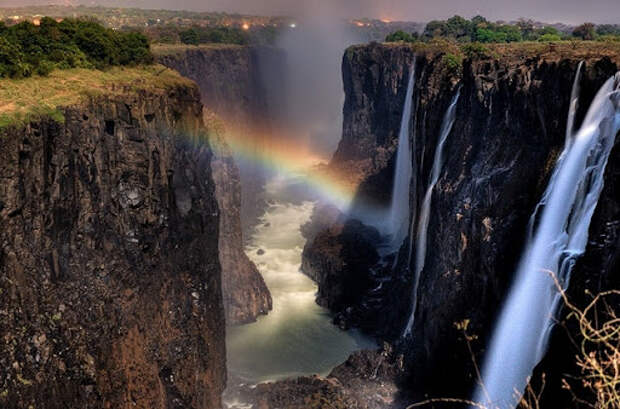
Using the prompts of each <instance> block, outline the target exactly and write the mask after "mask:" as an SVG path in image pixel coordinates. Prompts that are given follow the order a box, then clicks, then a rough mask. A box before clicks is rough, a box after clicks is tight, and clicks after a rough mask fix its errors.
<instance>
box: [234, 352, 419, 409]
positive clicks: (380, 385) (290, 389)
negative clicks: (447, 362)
mask: <svg viewBox="0 0 620 409" xmlns="http://www.w3.org/2000/svg"><path fill="white" fill-rule="evenodd" d="M402 371H403V357H402V355H398V354H397V353H396V352H395V351H394V349H393V348H392V346H390V345H388V344H386V345H384V347H383V348H382V349H380V350H376V351H359V352H356V353H354V354H352V355H351V356H350V357H349V359H347V361H346V362H344V363H343V364H341V365H339V366H337V367H336V368H334V370H333V371H332V372H331V373H330V374H329V375H328V376H326V377H322V376H318V375H314V376H306V377H300V378H296V379H289V380H283V381H278V382H267V383H261V384H259V385H257V386H256V387H255V388H254V387H252V388H250V387H245V388H242V389H241V390H240V391H239V392H238V394H239V396H238V399H239V400H240V401H243V402H247V403H250V404H252V405H253V407H254V408H257V409H271V408H287V409H322V408H326V407H329V408H334V409H404V408H405V407H406V406H407V405H406V402H407V399H406V396H405V395H403V394H401V393H400V391H399V388H398V386H397V383H396V381H397V379H398V378H399V376H400V375H401V374H402Z"/></svg>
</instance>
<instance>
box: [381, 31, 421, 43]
mask: <svg viewBox="0 0 620 409" xmlns="http://www.w3.org/2000/svg"><path fill="white" fill-rule="evenodd" d="M416 38H417V33H416V37H414V36H412V35H411V34H409V33H406V32H404V31H402V30H398V31H395V32H393V33H392V34H389V35H388V36H387V37H385V41H386V42H387V43H396V42H405V43H412V42H414V41H415V40H416Z"/></svg>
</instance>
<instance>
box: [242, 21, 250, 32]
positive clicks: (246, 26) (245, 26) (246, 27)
mask: <svg viewBox="0 0 620 409" xmlns="http://www.w3.org/2000/svg"><path fill="white" fill-rule="evenodd" d="M241 28H243V29H244V30H246V31H247V30H249V29H250V25H249V24H248V23H243V25H242V26H241Z"/></svg>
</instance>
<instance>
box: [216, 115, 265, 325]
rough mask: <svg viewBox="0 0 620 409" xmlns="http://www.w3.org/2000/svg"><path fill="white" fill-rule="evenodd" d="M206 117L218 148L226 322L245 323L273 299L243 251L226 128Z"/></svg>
mask: <svg viewBox="0 0 620 409" xmlns="http://www.w3.org/2000/svg"><path fill="white" fill-rule="evenodd" d="M205 117H206V122H207V124H210V125H209V133H210V139H211V140H212V141H213V144H214V145H215V146H216V147H217V148H216V149H215V150H214V154H215V156H214V160H213V161H212V162H211V169H212V170H213V181H214V182H215V196H216V197H217V203H218V206H219V208H220V233H219V238H220V240H219V259H220V264H221V266H222V295H223V297H224V310H225V312H226V322H227V323H228V324H245V323H249V322H253V321H256V317H258V316H259V315H263V314H267V313H268V312H269V311H270V310H271V308H272V299H271V294H270V293H269V289H268V288H267V285H266V284H265V281H264V280H263V277H262V276H261V274H260V273H259V271H258V269H257V268H256V266H255V265H254V263H253V262H252V261H251V260H250V259H249V258H248V256H247V254H245V251H244V250H243V238H242V237H243V234H242V231H241V214H240V211H241V181H240V179H239V169H237V166H236V165H235V161H234V159H233V157H232V154H231V152H230V150H229V148H228V145H227V144H226V136H225V127H226V126H225V124H223V123H221V122H220V121H218V119H217V118H214V117H213V115H212V114H210V113H207V112H205Z"/></svg>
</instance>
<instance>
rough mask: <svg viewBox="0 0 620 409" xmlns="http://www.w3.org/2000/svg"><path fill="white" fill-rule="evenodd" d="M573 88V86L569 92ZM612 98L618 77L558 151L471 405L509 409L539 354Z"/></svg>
mask: <svg viewBox="0 0 620 409" xmlns="http://www.w3.org/2000/svg"><path fill="white" fill-rule="evenodd" d="M578 75H579V74H578ZM577 86H578V81H576V83H575V86H574V89H575V88H576V87H577ZM577 93H578V91H575V90H574V91H573V95H576V94H577ZM619 93H620V73H619V74H616V76H615V77H613V78H610V79H609V80H608V81H607V82H606V83H605V85H603V87H602V88H601V89H600V90H599V92H598V94H597V95H596V97H595V99H594V101H593V102H592V104H591V106H590V108H589V110H588V113H587V115H586V118H585V119H584V122H583V124H582V126H581V128H580V129H579V131H578V132H576V133H573V132H571V129H569V130H568V132H570V135H569V138H567V141H566V145H565V147H564V151H563V152H562V155H561V156H560V158H559V159H558V161H557V163H556V166H555V169H554V171H553V174H552V177H551V179H550V181H549V185H548V186H547V189H546V191H545V194H544V196H543V198H542V200H541V202H540V203H539V205H538V206H537V209H536V210H535V212H534V214H533V215H532V217H531V219H530V229H529V232H530V233H529V235H528V238H527V242H526V246H525V250H524V254H523V255H522V257H521V261H520V264H519V268H518V270H517V273H516V275H515V282H514V283H513V286H512V288H511V291H510V294H509V297H508V299H507V300H506V304H505V306H504V308H503V310H502V313H501V315H500V317H499V321H498V325H497V327H496V328H495V332H494V333H493V338H492V340H491V345H490V348H489V350H488V353H487V356H486V359H485V364H484V366H483V373H482V379H481V385H480V386H479V387H478V389H477V391H476V393H475V397H474V401H475V402H478V403H480V404H482V405H486V406H487V407H489V408H493V409H495V408H499V409H510V408H514V407H515V406H516V405H517V403H518V401H519V398H520V396H521V394H522V393H523V391H524V389H525V387H526V386H527V382H528V378H529V376H530V375H531V373H532V371H533V370H534V367H535V366H536V365H537V364H538V362H539V361H540V360H541V359H542V357H543V355H544V354H545V352H546V348H547V343H548V339H549V335H550V331H551V328H552V326H553V322H554V315H555V313H556V310H557V309H558V306H559V303H560V300H561V297H560V293H559V292H558V290H557V288H556V286H555V283H554V281H553V278H552V277H551V273H553V274H555V276H556V277H557V280H558V281H559V283H560V285H561V286H562V287H563V288H567V286H568V282H569V279H570V273H571V270H572V268H573V266H574V264H575V262H576V259H577V258H578V257H579V256H581V255H582V254H583V253H584V251H585V247H586V244H587V241H588V230H589V226H590V221H591V218H592V214H593V213H594V210H595V208H596V204H597V202H598V199H599V196H600V193H601V190H602V189H603V176H604V173H605V166H606V164H607V160H608V158H609V154H610V152H611V149H612V147H613V145H614V142H615V138H616V135H617V134H618V132H619V131H620V94H619ZM575 99H576V98H573V99H572V100H571V112H570V113H569V121H568V124H569V126H571V127H572V124H573V123H574V122H573V121H574V112H575V107H576V102H575ZM539 211H540V212H541V215H540V220H538V219H539V217H538V212H539Z"/></svg>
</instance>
